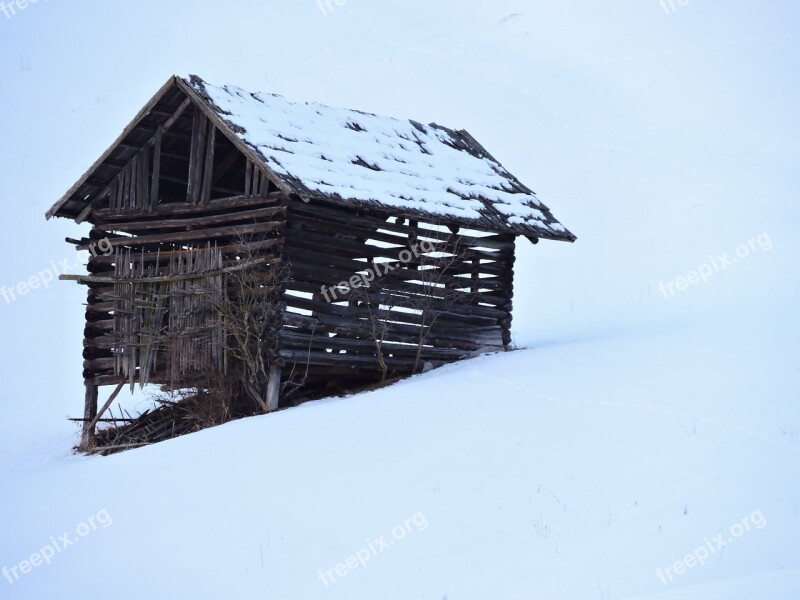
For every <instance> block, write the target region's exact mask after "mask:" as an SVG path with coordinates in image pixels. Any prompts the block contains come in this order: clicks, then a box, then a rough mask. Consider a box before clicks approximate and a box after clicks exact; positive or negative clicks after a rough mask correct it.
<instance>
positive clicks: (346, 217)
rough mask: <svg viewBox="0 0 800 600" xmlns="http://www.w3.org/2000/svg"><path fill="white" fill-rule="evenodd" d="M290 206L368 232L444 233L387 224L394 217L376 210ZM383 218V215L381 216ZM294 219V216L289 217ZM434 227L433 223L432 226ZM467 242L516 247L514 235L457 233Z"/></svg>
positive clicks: (436, 235)
mask: <svg viewBox="0 0 800 600" xmlns="http://www.w3.org/2000/svg"><path fill="white" fill-rule="evenodd" d="M288 206H289V208H290V211H291V212H297V213H300V214H305V215H308V216H311V217H315V216H316V217H318V218H324V219H325V220H327V221H332V222H335V221H341V222H343V223H347V224H350V225H359V226H362V227H365V228H367V229H372V228H377V227H380V229H384V230H386V231H395V232H398V233H403V234H406V235H409V234H415V235H417V236H418V237H432V238H435V239H438V238H439V237H441V236H442V235H446V234H443V233H442V232H440V231H437V230H435V229H428V228H425V227H422V226H420V225H417V226H415V227H412V226H410V225H401V224H399V223H395V222H391V221H387V220H386V219H387V218H389V217H391V213H390V212H389V211H386V212H381V213H378V212H377V211H375V212H374V213H373V214H371V215H355V214H352V213H353V211H351V210H345V209H343V208H339V207H334V206H331V205H330V204H326V203H323V202H321V201H317V200H315V201H314V202H313V203H305V202H302V201H297V200H289V202H288ZM379 215H380V216H379ZM290 219H291V217H290ZM431 225H433V223H431ZM458 235H459V237H461V238H462V239H463V240H464V241H465V242H467V243H469V244H470V245H472V246H475V247H479V248H492V249H497V250H507V249H513V248H514V237H515V236H514V234H510V233H502V234H493V235H489V236H486V237H478V236H470V235H462V234H458Z"/></svg>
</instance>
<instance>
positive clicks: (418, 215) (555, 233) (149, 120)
mask: <svg viewBox="0 0 800 600" xmlns="http://www.w3.org/2000/svg"><path fill="white" fill-rule="evenodd" d="M187 96H188V99H187ZM187 102H193V103H194V104H196V105H197V106H198V107H199V108H200V109H201V110H202V111H203V112H204V113H205V114H206V115H207V116H208V117H210V118H211V119H212V121H213V122H214V123H215V125H216V126H217V127H219V129H220V130H221V131H222V133H224V134H225V135H226V136H227V137H228V138H229V139H230V140H231V141H232V142H233V143H234V145H235V146H236V147H237V148H239V150H240V151H242V152H243V153H245V154H246V155H247V158H248V159H249V160H251V161H253V162H254V163H256V164H257V165H258V166H259V168H260V169H261V170H262V171H264V172H265V173H266V174H267V176H268V177H269V179H271V180H272V181H273V182H274V183H275V185H276V186H277V187H278V188H280V189H281V190H282V191H284V192H286V193H288V194H297V195H298V196H300V197H301V198H303V199H304V200H306V201H308V202H313V201H314V200H328V201H331V202H335V203H338V204H343V205H345V206H348V205H354V206H357V205H362V206H367V207H372V208H375V207H379V208H385V209H387V210H389V211H391V212H392V213H393V214H396V215H398V216H404V217H408V218H413V219H419V220H427V221H429V222H434V223H441V224H443V225H459V226H464V227H472V228H475V229H480V230H484V231H491V232H498V233H513V234H515V235H525V236H528V237H531V238H549V239H556V240H565V241H574V240H575V236H574V235H573V234H572V233H570V232H569V231H567V229H566V228H565V227H564V226H563V225H562V224H561V223H559V222H558V221H557V220H556V219H555V218H554V217H553V215H552V214H551V212H550V210H549V209H548V208H547V207H546V206H545V205H544V204H542V203H541V202H540V201H539V199H538V198H537V197H536V195H535V194H534V193H533V191H531V190H530V189H529V188H528V187H526V186H525V185H523V184H522V183H521V182H520V181H519V180H518V179H517V178H516V177H514V176H513V175H512V174H511V173H509V172H508V171H507V170H506V169H505V168H504V167H503V166H502V165H501V164H500V163H499V162H498V161H497V160H496V159H495V158H494V157H492V155H491V154H489V153H488V152H487V151H486V149H485V148H484V147H483V146H481V145H480V144H479V143H478V142H477V141H476V140H475V139H474V138H473V137H472V136H471V135H470V134H469V133H467V132H466V131H464V130H459V131H455V130H453V129H448V128H447V127H442V126H441V125H437V124H435V123H431V124H430V125H423V124H421V123H418V122H416V121H411V120H407V119H405V120H404V119H396V118H391V117H381V116H378V115H374V114H370V113H365V112H361V111H356V110H347V109H342V108H333V107H330V106H325V105H323V104H316V103H300V102H292V101H289V100H287V99H286V98H284V97H282V96H278V95H275V94H264V93H255V94H254V93H250V92H247V91H245V90H243V89H241V88H238V87H233V86H229V85H226V86H222V87H218V86H214V85H210V84H208V83H206V82H205V81H203V80H202V79H201V78H200V77H197V76H196V75H191V76H189V77H185V78H184V77H178V76H175V77H172V78H170V80H169V81H167V83H166V84H165V85H164V86H163V87H162V88H161V89H160V90H159V91H158V93H157V94H156V95H155V96H154V97H153V98H152V99H151V100H150V102H149V103H148V104H147V105H146V106H145V107H144V108H143V109H142V110H141V111H140V112H139V114H138V115H137V116H136V118H134V120H133V121H132V122H131V123H130V124H129V125H128V126H127V127H126V128H125V130H124V131H123V133H122V134H121V135H120V137H119V138H118V139H117V140H116V142H114V144H112V146H111V147H110V148H109V149H108V150H107V151H106V152H105V153H104V154H103V155H102V156H101V157H100V158H99V159H98V160H97V161H96V162H95V164H94V165H93V166H92V167H91V168H90V169H89V170H88V171H87V172H86V173H85V174H84V175H83V177H81V179H79V180H78V181H77V182H76V183H75V184H74V185H73V186H72V188H70V190H69V191H67V193H66V194H65V195H64V196H63V197H62V198H61V199H60V200H59V201H58V202H56V203H55V204H54V205H53V206H52V207H51V208H50V210H49V211H48V212H47V217H48V218H50V217H52V216H60V217H68V218H72V219H75V220H76V221H78V222H81V221H82V220H83V219H85V218H87V217H88V216H89V214H90V212H91V210H92V208H93V205H94V204H95V203H96V202H98V201H100V200H101V199H102V197H103V196H104V194H106V195H107V194H108V190H109V185H110V183H111V182H112V181H113V180H114V178H115V177H116V176H117V175H118V174H119V172H120V169H121V168H122V165H124V164H126V163H127V162H128V161H129V160H131V157H132V156H133V154H135V153H136V152H137V151H138V150H139V149H140V148H141V147H142V146H143V145H144V144H145V143H150V142H152V136H153V131H156V130H157V129H158V127H159V126H161V125H163V124H164V122H165V121H166V120H167V115H170V114H173V113H175V114H179V113H180V111H181V108H180V107H181V106H185V103H187Z"/></svg>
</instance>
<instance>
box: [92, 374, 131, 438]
mask: <svg viewBox="0 0 800 600" xmlns="http://www.w3.org/2000/svg"><path fill="white" fill-rule="evenodd" d="M123 387H125V382H124V381H123V382H122V383H120V384H119V385H117V388H116V389H115V390H114V391H113V392H112V394H111V395H110V396H109V397H108V400H106V403H105V404H103V408H101V409H100V410H99V411H97V414H96V415H95V416H94V418H93V419H92V422H91V423H89V429H90V430H91V432H92V437H94V428H95V426H96V425H97V422H98V421H99V420H100V417H102V416H103V414H104V413H105V412H106V411H107V410H108V409H109V407H110V406H111V403H112V402H114V400H115V399H116V397H117V396H118V395H119V393H120V392H121V391H122V388H123ZM85 426H86V423H84V427H85Z"/></svg>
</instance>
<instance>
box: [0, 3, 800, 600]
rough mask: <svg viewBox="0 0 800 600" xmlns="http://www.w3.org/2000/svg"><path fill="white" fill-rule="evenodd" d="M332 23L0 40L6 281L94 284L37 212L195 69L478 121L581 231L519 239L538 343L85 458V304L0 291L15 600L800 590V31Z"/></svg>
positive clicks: (5, 540) (110, 24)
mask: <svg viewBox="0 0 800 600" xmlns="http://www.w3.org/2000/svg"><path fill="white" fill-rule="evenodd" d="M331 6H332V7H333V10H328V11H327V14H325V13H323V11H322V10H320V9H319V8H318V6H317V5H316V4H315V3H314V2H313V1H311V0H308V1H306V0H295V1H293V2H289V1H287V2H285V3H281V4H280V5H278V4H274V3H263V2H247V1H244V0H242V1H235V0H234V1H232V2H231V3H228V4H226V5H225V8H224V9H223V8H222V7H221V5H219V3H212V2H203V1H197V0H192V1H191V2H190V1H189V0H175V2H170V3H169V6H166V5H165V3H160V2H157V1H156V0H142V1H141V2H138V3H135V4H134V3H131V4H125V5H114V4H111V3H107V2H102V1H101V0H84V1H83V2H82V3H81V10H75V8H74V6H73V5H71V4H68V3H56V2H49V3H41V2H40V3H30V4H29V5H28V6H27V8H26V9H24V10H18V11H17V13H16V14H15V15H13V17H12V18H6V17H0V55H2V56H4V57H5V58H6V60H4V61H0V82H2V86H0V100H2V102H0V106H3V107H4V113H3V115H2V118H0V140H2V142H3V143H2V144H0V197H2V198H4V200H5V204H4V206H5V207H6V211H7V218H6V221H5V223H6V226H5V227H4V229H3V234H4V235H3V236H0V253H2V256H3V257H4V258H5V260H4V261H3V262H2V271H0V274H2V279H1V280H0V286H4V289H6V290H8V289H10V288H11V287H13V286H14V285H15V284H16V283H17V282H20V281H26V280H28V278H29V277H31V276H34V275H36V274H38V273H42V272H44V271H48V270H49V271H51V272H56V271H58V272H61V271H63V270H64V269H63V268H62V264H63V260H64V259H66V257H70V260H71V261H72V263H70V265H69V269H68V270H69V271H71V272H75V271H76V270H78V269H79V267H78V266H77V264H76V257H74V256H73V255H72V250H71V249H70V248H69V247H68V246H67V245H65V244H64V243H63V238H64V236H71V237H80V236H81V235H84V234H85V227H84V228H80V227H76V226H74V225H70V224H68V223H64V222H49V223H45V221H44V218H43V214H44V212H45V210H46V209H47V207H49V206H50V204H52V202H53V201H55V199H57V198H58V197H60V196H61V194H62V193H63V192H64V190H65V189H67V188H68V187H69V185H70V184H71V183H72V182H73V181H74V180H75V179H77V177H78V176H79V175H80V174H81V173H82V172H83V171H84V170H85V169H86V168H87V166H88V165H89V164H90V163H91V162H92V160H94V158H96V157H97V156H99V155H100V154H101V152H102V151H103V150H104V149H105V148H106V147H107V145H108V144H109V143H110V142H111V141H112V140H113V139H114V138H115V137H116V135H117V134H118V133H119V131H120V130H121V128H122V127H123V126H124V125H125V124H126V123H127V122H128V121H129V120H130V118H131V117H132V115H134V114H135V113H136V112H137V111H138V110H139V108H141V106H142V105H143V104H144V102H145V101H146V100H147V99H148V98H149V97H150V95H151V94H152V93H153V91H154V90H156V89H157V88H158V87H159V86H160V85H161V84H162V83H163V81H165V80H166V79H167V77H168V76H169V75H170V74H172V73H174V72H197V73H201V74H203V76H204V77H207V78H208V80H209V81H220V82H221V81H225V82H232V83H236V84H239V85H241V86H242V87H243V88H244V89H253V90H264V91H265V92H274V93H278V94H282V95H285V96H286V97H289V98H293V99H298V100H308V101H318V102H323V103H326V104H329V105H333V106H348V107H352V108H356V109H360V110H366V111H370V112H375V113H378V114H396V115H404V116H411V117H414V118H416V119H418V120H420V121H422V122H430V121H437V122H442V123H445V124H447V125H449V126H453V127H464V128H466V129H468V130H469V131H470V133H472V134H473V135H475V137H476V138H477V139H479V140H480V141H481V143H484V144H485V145H486V147H487V148H488V149H490V150H491V152H492V154H493V155H494V156H495V157H496V158H497V159H498V160H499V161H501V162H502V163H503V164H504V165H505V166H507V167H508V169H509V171H510V172H512V173H514V174H515V175H517V176H518V177H519V178H520V180H521V181H523V182H525V183H526V184H528V185H530V186H531V187H532V188H533V189H534V190H535V191H536V192H537V193H539V194H540V195H541V197H542V198H543V199H545V202H546V204H548V206H549V207H550V208H551V209H552V210H553V212H554V214H556V215H557V216H558V218H559V220H560V221H562V222H563V223H564V225H565V226H566V227H567V228H569V229H570V231H573V232H574V233H575V234H576V235H577V236H578V238H579V240H578V242H577V243H576V244H575V245H568V244H562V243H555V242H551V243H546V242H542V243H540V244H538V245H537V246H533V245H530V244H528V243H527V242H525V241H522V242H521V243H520V244H519V245H518V260H517V263H516V265H515V268H516V272H517V276H516V280H515V298H514V302H515V315H514V329H515V331H514V333H515V340H516V342H517V343H518V344H519V345H520V346H522V347H524V348H525V349H524V350H521V351H519V352H515V353H508V354H503V355H495V356H489V357H483V358H480V359H477V360H474V361H470V362H466V363H462V364H457V365H452V366H449V367H446V368H444V369H441V370H438V371H435V372H432V373H429V374H426V375H424V376H420V377H416V378H414V379H412V380H409V381H407V382H404V383H401V384H399V385H396V386H393V387H390V388H387V389H384V390H381V391H377V392H374V393H370V394H364V395H361V396H356V397H352V398H346V399H328V400H322V401H319V402H315V403H310V404H307V405H304V406H302V407H300V408H297V409H294V410H287V411H283V412H280V413H278V414H275V415H269V416H264V417H258V418H253V419H248V420H245V421H240V422H236V423H231V424H228V425H225V426H223V427H219V428H216V429H213V430H208V431H204V432H201V433H199V434H196V435H192V436H187V437H184V438H180V439H177V440H173V441H171V442H167V443H164V444H160V445H157V446H152V447H149V448H144V449H142V450H138V451H134V452H128V453H126V454H123V455H118V456H113V457H107V458H97V457H93V458H85V457H77V456H73V455H72V454H71V453H70V449H71V446H72V445H73V444H74V443H75V441H76V436H75V434H76V428H75V427H74V426H73V425H71V424H69V423H68V422H66V421H65V418H66V417H67V416H74V415H77V414H80V412H81V410H82V406H81V402H82V397H83V390H82V386H81V381H80V370H81V361H82V359H81V356H80V338H81V331H82V327H83V323H82V318H83V311H82V309H81V307H80V305H81V302H83V301H84V300H85V296H84V295H83V290H81V289H80V288H79V286H75V285H72V284H68V283H61V284H56V283H50V284H49V285H47V286H40V288H39V289H35V290H30V291H29V293H27V294H25V295H24V296H22V297H17V298H15V299H13V300H6V299H5V298H4V299H3V300H0V331H2V332H3V343H2V344H0V365H2V367H0V368H2V375H3V392H2V395H1V396H0V401H2V415H3V418H2V419H0V569H2V567H4V566H5V567H7V568H8V569H11V568H14V567H16V569H17V570H16V573H17V574H18V575H20V578H19V580H14V575H13V574H12V573H11V571H9V573H10V574H11V575H10V576H11V578H12V580H14V583H13V584H11V583H9V582H8V579H7V578H6V577H5V575H4V574H3V573H2V572H0V598H12V599H16V598H20V599H39V598H66V599H72V598H78V597H85V596H86V593H87V590H89V593H91V594H95V595H99V596H105V597H109V598H119V599H128V598H130V599H134V598H137V599H138V598H142V597H152V598H181V597H193V598H220V597H234V598H265V597H267V598H270V597H273V598H282V599H283V598H286V599H294V598H323V599H324V598H331V599H343V598H348V599H360V598H365V599H366V598H369V599H370V600H372V599H374V598H398V599H403V600H406V599H414V598H416V599H426V600H443V599H445V598H447V599H448V600H454V599H462V598H465V599H468V598H472V599H492V600H494V599H498V598H499V599H515V598H525V599H526V600H527V599H530V598H547V599H550V598H553V599H559V600H560V599H567V600H571V599H583V598H614V599H617V598H619V599H622V598H625V599H636V600H644V599H647V600H689V599H692V600H693V599H695V598H704V599H705V598H711V599H719V600H730V599H733V600H739V599H741V600H745V599H747V600H749V599H751V598H762V597H764V598H770V599H779V600H783V599H785V600H795V599H796V598H798V597H800V556H799V554H800V550H799V549H798V548H799V547H798V545H797V543H796V539H797V537H798V533H800V531H798V529H799V528H800V521H799V519H800V483H798V481H800V478H798V475H799V474H798V467H799V466H800V455H799V452H800V440H799V439H798V432H799V431H800V405H798V402H797V399H798V396H800V393H799V392H800V358H799V356H800V354H799V353H798V341H797V340H798V339H800V338H799V336H798V333H800V331H798V330H799V329H800V328H799V327H798V318H797V316H798V315H797V306H798V304H799V302H798V301H800V280H798V278H797V277H796V273H795V272H796V262H797V257H798V256H800V241H798V238H797V235H796V230H797V223H798V221H799V220H798V216H800V214H799V213H800V211H799V210H798V202H797V191H798V189H800V177H799V176H798V170H797V164H798V161H800V144H798V140H799V139H800V127H798V125H799V124H800V118H798V113H797V111H796V109H795V107H796V106H797V104H798V101H800V93H798V79H797V78H796V77H793V76H792V73H794V72H796V68H797V57H798V56H800V53H798V52H797V32H796V23H797V22H798V14H799V13H798V11H800V9H798V7H797V6H796V5H795V4H792V3H790V2H788V0H787V1H783V0H778V1H776V2H774V3H770V5H769V7H766V6H754V5H752V4H750V3H746V2H743V1H738V2H730V3H725V6H724V7H723V6H720V5H718V4H714V3H710V2H702V3H701V2H689V3H685V4H681V3H677V2H676V3H675V4H674V6H675V8H674V10H672V9H669V4H668V5H667V9H669V10H665V9H663V8H662V7H661V6H659V3H658V2H657V1H655V0H653V1H652V2H638V1H636V2H634V1H633V0H619V1H616V2H607V1H602V2H601V1H599V0H597V1H592V0H585V1H582V2H578V1H577V0H576V1H565V2H560V3H552V4H551V5H546V4H543V3H542V4H539V3H531V2H527V1H522V0H497V1H496V2H491V3H490V2H484V1H483V0H465V1H464V2H463V3H461V4H459V5H458V7H456V5H454V4H452V3H430V2H427V1H425V2H423V0H407V1H405V2H403V3H399V4H397V5H395V4H390V3H380V2H375V3H366V2H362V1H359V0H347V2H346V3H344V4H338V3H333V4H332V5H331ZM243 14H246V15H247V18H246V19H243V18H242V15H243ZM276 22H277V23H280V26H277V27H272V28H271V29H270V31H269V35H265V34H264V23H276ZM120 24H125V25H126V26H125V27H120ZM87 30H90V31H92V35H91V36H87V35H85V32H86V31H87ZM143 30H144V31H148V32H149V33H148V36H147V37H148V42H149V43H148V44H146V45H144V46H140V45H139V41H140V39H139V37H138V34H137V32H139V31H143ZM231 31H236V32H237V35H238V37H237V41H236V43H231V42H230V41H229V40H227V39H225V38H224V36H223V35H222V34H221V32H231ZM175 32H180V34H181V35H180V37H178V38H174V37H173V35H174V34H175ZM297 32H303V35H302V39H301V40H298V39H297V38H296V37H295V36H296V34H297ZM209 40H212V42H209ZM130 49H136V51H131V52H129V50H130ZM254 65H257V66H254ZM43 149H44V151H45V152H46V157H47V160H46V161H45V162H42V156H43V155H42V153H43ZM31 182H33V183H34V184H35V185H31ZM68 262H69V261H68ZM40 279H43V277H40ZM0 292H2V290H0ZM42 365H45V367H44V368H42ZM90 519H91V521H90ZM393 532H394V533H393ZM65 533H66V534H68V538H69V540H70V541H72V540H73V539H75V540H78V541H77V542H76V543H73V544H71V545H70V546H68V547H64V548H63V550H61V551H57V550H54V549H53V548H56V547H57V548H58V549H62V546H63V544H64V543H65V542H63V541H62V536H63V535H64V534H65ZM79 534H85V535H82V536H81V535H79ZM381 537H383V540H382V542H381ZM395 537H397V538H400V539H396V541H393V540H395ZM392 541H393V543H389V542H392ZM379 542H380V543H379ZM721 544H723V545H721ZM48 545H50V550H47V549H46V547H47V546H48ZM386 545H388V548H387V547H385V546H386ZM704 548H705V549H707V552H706V550H704ZM40 549H44V551H43V554H45V555H49V554H51V553H52V554H53V556H52V557H50V556H48V560H49V561H50V563H51V564H50V565H49V566H48V565H47V564H42V565H40V566H33V565H27V566H25V565H23V566H24V567H25V570H29V571H30V572H28V573H23V572H22V571H21V569H22V566H20V563H21V562H22V561H25V560H28V561H29V560H30V559H31V557H32V555H34V554H35V553H37V552H39V551H40ZM706 554H708V556H705V555H706ZM349 557H354V558H352V559H350V565H355V567H353V566H348V559H349ZM701 559H702V563H703V564H702V565H701V564H699V563H700V562H701ZM34 560H36V559H34ZM354 561H355V562H354ZM36 562H38V560H36ZM362 562H364V563H365V564H364V565H362V564H361V563H362ZM337 569H338V572H337ZM658 569H661V571H658ZM320 571H321V572H322V575H320ZM341 573H343V575H342V574H341ZM670 577H671V579H670ZM663 580H666V581H667V582H666V583H663ZM326 583H327V585H326Z"/></svg>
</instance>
